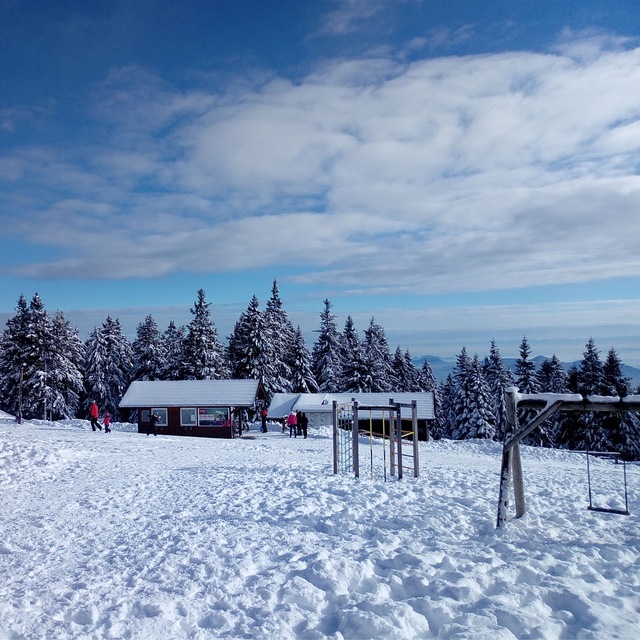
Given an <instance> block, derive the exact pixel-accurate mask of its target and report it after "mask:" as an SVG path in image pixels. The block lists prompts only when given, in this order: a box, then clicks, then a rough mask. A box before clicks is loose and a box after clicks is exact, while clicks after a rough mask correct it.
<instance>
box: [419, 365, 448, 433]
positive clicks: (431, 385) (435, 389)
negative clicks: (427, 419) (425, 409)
mask: <svg viewBox="0 0 640 640" xmlns="http://www.w3.org/2000/svg"><path fill="white" fill-rule="evenodd" d="M420 377H421V378H422V383H421V384H422V388H423V389H424V390H425V391H430V392H431V393H433V412H434V421H433V424H432V425H431V435H432V436H433V437H434V438H441V437H442V433H443V432H444V429H443V425H444V419H443V399H442V387H441V385H439V384H438V380H437V378H436V374H435V373H434V372H433V368H432V367H431V365H430V364H429V361H428V360H427V359H426V358H425V359H424V362H423V363H422V367H421V368H420Z"/></svg>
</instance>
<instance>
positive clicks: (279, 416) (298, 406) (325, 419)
mask: <svg viewBox="0 0 640 640" xmlns="http://www.w3.org/2000/svg"><path fill="white" fill-rule="evenodd" d="M391 399H393V401H394V402H400V403H407V404H410V403H411V402H413V401H414V400H415V401H416V403H417V412H418V437H419V439H420V440H427V439H428V438H429V431H430V429H431V425H432V423H433V422H434V420H435V407H434V397H433V392H431V391H419V392H418V391H416V392H410V393H394V392H393V391H391V392H387V393H276V394H274V396H273V398H272V399H271V404H270V405H269V408H268V419H269V420H274V421H278V422H281V421H282V420H284V419H286V417H287V416H288V415H289V413H290V412H291V411H296V412H297V411H301V412H303V413H305V414H306V416H307V417H308V418H309V426H311V427H321V426H330V425H332V423H333V414H332V411H333V401H334V400H335V401H336V402H337V403H338V404H342V403H349V402H351V401H352V400H357V401H358V403H360V404H361V405H366V406H372V405H376V406H386V405H388V404H389V401H390V400H391ZM405 421H406V422H407V423H410V422H411V412H410V411H409V410H405V412H404V413H403V415H402V422H403V424H404V422H405ZM358 422H359V428H360V429H361V430H362V431H367V432H368V431H373V433H374V434H376V435H382V434H383V433H386V434H388V433H389V413H388V412H385V411H377V410H372V411H369V410H365V411H363V412H362V413H361V414H360V415H359V420H358Z"/></svg>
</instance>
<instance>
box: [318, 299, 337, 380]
mask: <svg viewBox="0 0 640 640" xmlns="http://www.w3.org/2000/svg"><path fill="white" fill-rule="evenodd" d="M311 356H312V363H313V364H312V370H313V375H314V377H315V379H316V382H317V383H318V391H322V392H325V393H336V392H339V391H341V388H340V387H341V382H342V361H341V347H340V337H339V334H338V329H337V327H336V321H335V316H334V315H333V313H331V302H329V300H328V299H325V301H324V309H323V311H322V313H321V314H320V329H319V330H318V339H317V340H316V342H315V344H314V345H313V350H312V352H311Z"/></svg>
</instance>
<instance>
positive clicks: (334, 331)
mask: <svg viewBox="0 0 640 640" xmlns="http://www.w3.org/2000/svg"><path fill="white" fill-rule="evenodd" d="M331 306H332V305H331V302H330V301H329V300H328V299H327V300H324V303H323V307H322V309H321V311H320V313H319V325H318V328H317V330H316V333H317V339H316V341H315V343H314V344H313V345H307V344H306V342H305V339H304V336H303V332H302V331H301V329H300V327H295V326H293V324H292V323H291V321H290V320H289V317H288V315H287V312H286V310H285V309H284V307H283V303H282V300H281V298H280V293H279V290H278V285H277V282H276V281H274V283H273V287H272V290H271V296H270V297H269V299H268V301H267V302H266V305H264V308H263V309H261V307H260V302H259V300H258V298H257V297H256V296H255V295H254V296H253V298H252V299H251V300H250V301H249V304H248V306H247V308H246V310H245V311H244V312H243V313H242V314H241V315H240V317H239V318H238V320H237V321H236V323H235V326H234V328H233V331H232V332H231V335H229V336H226V340H222V339H221V337H220V336H219V335H218V331H217V329H216V325H215V320H214V317H213V313H212V305H211V303H210V302H208V301H207V299H206V294H205V291H204V290H203V289H200V290H199V291H198V292H197V297H196V300H195V302H194V304H193V307H192V308H191V315H192V317H191V321H190V322H189V324H188V325H186V326H176V324H175V323H174V322H170V323H169V325H168V326H167V327H166V328H161V327H159V326H158V325H157V323H156V322H155V320H154V318H153V317H152V316H151V315H148V316H147V317H146V318H144V319H143V320H142V321H141V322H140V323H139V324H138V326H137V329H136V336H135V339H134V340H133V342H131V341H130V340H129V339H128V338H127V337H126V336H125V335H124V334H123V331H122V327H121V325H120V323H119V321H118V319H117V318H111V317H107V318H106V320H105V321H104V323H102V325H101V326H97V327H95V328H94V330H93V331H92V332H91V333H90V335H89V336H88V338H87V339H86V340H82V339H81V337H80V335H79V333H78V331H77V329H74V328H72V327H71V326H70V324H69V322H68V321H67V319H66V318H65V316H64V314H63V313H62V312H61V311H57V312H56V313H55V314H53V315H50V314H49V313H48V312H47V310H46V308H45V305H44V302H43V301H42V300H41V298H40V296H39V295H38V294H37V293H36V294H35V295H34V296H33V298H32V299H31V301H30V302H27V300H26V298H25V297H24V296H23V295H21V296H20V297H19V299H18V302H17V305H16V309H15V315H13V316H12V317H11V318H10V319H9V320H8V321H7V323H6V328H5V329H4V331H3V333H2V335H1V336H0V409H2V410H4V411H6V412H8V413H10V414H12V415H15V416H18V415H20V416H21V417H23V418H25V419H45V420H61V419H70V418H86V417H87V413H88V405H89V403H90V401H91V400H95V401H96V402H97V403H98V405H99V406H100V408H101V410H102V411H109V413H110V414H111V416H112V418H113V419H114V420H116V421H128V420H129V417H130V416H129V415H128V412H126V414H125V415H123V413H122V412H121V411H120V409H119V407H118V404H119V402H120V399H121V398H122V396H123V395H124V393H125V391H126V390H127V388H128V386H129V384H130V383H131V382H132V381H133V380H214V379H226V378H234V379H248V378H251V379H259V380H261V381H262V383H263V386H264V389H265V391H266V393H267V395H268V397H272V396H273V394H275V393H278V392H294V393H310V392H327V393H335V392H412V391H415V392H418V391H431V392H433V394H434V404H435V414H436V420H435V423H434V424H433V425H432V428H431V435H432V437H434V438H437V439H439V438H449V439H458V440H460V439H469V438H482V439H491V440H497V441H502V439H503V438H504V435H505V428H506V414H505V402H504V390H505V389H506V388H507V387H511V386H515V387H518V389H519V390H520V392H521V393H572V394H575V393H579V394H582V395H583V396H585V397H586V396H589V395H596V396H618V397H625V396H628V395H633V394H636V393H638V391H639V390H638V389H634V388H632V384H631V380H630V379H629V378H628V377H625V376H624V375H623V363H622V362H621V360H620V358H619V356H618V354H617V352H616V350H615V349H614V348H611V349H610V350H609V351H608V352H607V354H606V356H604V357H603V356H602V354H601V353H600V352H599V351H598V348H597V346H596V344H595V342H594V340H593V339H589V340H588V341H587V342H586V344H585V348H584V352H583V358H582V360H581V361H579V363H577V364H575V365H572V366H571V368H570V369H569V370H565V369H564V366H563V365H562V363H561V362H560V361H559V359H558V358H557V357H556V356H555V355H553V356H551V357H549V358H545V359H544V360H543V361H542V362H541V363H540V364H536V362H535V361H533V360H532V359H531V357H530V356H531V350H530V347H529V344H528V342H527V338H526V336H525V337H523V339H522V342H521V344H520V346H519V357H518V358H517V360H516V364H515V367H514V369H513V370H511V369H509V368H508V367H507V366H506V365H505V363H504V362H503V359H502V356H501V354H500V349H499V347H498V345H497V344H496V343H495V341H492V342H491V344H490V345H488V354H487V355H486V356H484V357H482V358H481V357H480V356H479V355H478V354H470V353H468V352H467V350H466V348H464V347H463V348H462V350H461V352H460V353H459V354H458V356H457V357H456V363H455V367H454V369H453V372H452V373H451V374H450V375H448V376H447V378H446V380H441V381H438V380H437V379H436V376H435V375H434V372H433V370H432V368H431V366H430V364H429V362H428V361H427V360H424V362H423V363H422V364H421V365H420V366H419V367H418V366H416V365H415V364H414V361H413V359H412V356H411V354H410V353H409V351H408V350H404V351H403V350H402V349H401V347H400V346H398V347H397V348H396V349H395V351H393V350H392V348H391V347H390V345H389V343H388V341H387V338H386V335H385V330H384V328H383V327H382V326H380V325H379V324H377V323H376V322H375V319H374V318H371V321H370V323H369V326H367V327H366V328H365V329H364V330H363V331H362V333H360V332H359V331H358V328H357V327H356V326H355V324H354V322H353V319H352V318H351V316H348V317H347V318H346V321H345V323H344V326H343V327H339V326H338V325H337V322H336V316H335V315H334V314H333V313H332V310H331ZM521 411H522V413H523V415H518V420H519V423H520V424H524V423H525V422H526V421H527V419H528V416H527V415H526V413H525V412H526V411H531V410H530V409H528V410H521ZM529 417H530V416H529ZM524 443H525V444H529V445H537V446H544V447H558V448H567V449H573V450H593V451H608V452H618V453H620V454H621V455H623V456H624V457H625V458H627V459H631V460H638V459H640V419H639V416H638V415H637V414H633V413H620V414H617V413H606V414H602V415H600V414H597V413H592V412H584V413H580V412H579V413H577V414H556V415H554V416H552V417H551V418H549V419H548V420H547V421H546V422H545V423H543V425H542V427H541V428H539V429H536V430H535V431H534V432H533V433H532V434H530V436H528V438H527V439H526V440H525V442H524Z"/></svg>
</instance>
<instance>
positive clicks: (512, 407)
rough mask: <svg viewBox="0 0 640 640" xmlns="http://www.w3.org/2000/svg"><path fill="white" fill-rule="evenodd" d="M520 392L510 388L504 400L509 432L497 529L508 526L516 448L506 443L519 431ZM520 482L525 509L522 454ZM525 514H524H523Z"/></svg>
mask: <svg viewBox="0 0 640 640" xmlns="http://www.w3.org/2000/svg"><path fill="white" fill-rule="evenodd" d="M517 393H518V390H517V389H516V388H514V387H509V388H508V389H506V390H505V393H504V400H505V406H506V410H507V432H506V433H505V437H504V440H505V444H504V445H503V447H502V466H501V468H500V492H499V495H498V517H497V520H496V527H502V526H503V525H506V524H507V510H508V507H509V485H510V482H511V469H512V463H513V458H514V455H513V451H514V447H511V448H507V446H506V443H507V441H508V440H509V438H510V437H511V435H512V434H513V433H514V432H515V431H516V430H517V427H518V413H517V411H516V399H515V396H516V394H517ZM517 458H518V462H516V465H517V466H518V470H519V471H518V472H519V476H520V479H519V482H520V488H519V492H520V496H521V497H522V503H521V507H522V508H523V509H524V490H523V488H522V465H521V464H520V452H519V451H518V454H517ZM523 513H524V512H523Z"/></svg>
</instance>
